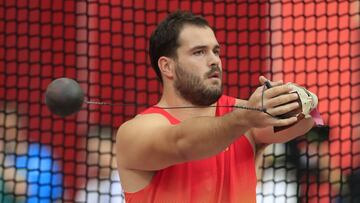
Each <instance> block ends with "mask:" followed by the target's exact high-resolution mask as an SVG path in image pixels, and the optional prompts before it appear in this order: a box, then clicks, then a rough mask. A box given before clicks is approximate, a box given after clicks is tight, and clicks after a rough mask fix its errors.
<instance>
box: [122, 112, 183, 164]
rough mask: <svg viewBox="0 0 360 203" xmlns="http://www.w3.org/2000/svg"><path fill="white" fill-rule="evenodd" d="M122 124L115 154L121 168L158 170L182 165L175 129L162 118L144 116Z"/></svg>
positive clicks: (159, 116) (158, 116)
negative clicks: (173, 130)
mask: <svg viewBox="0 0 360 203" xmlns="http://www.w3.org/2000/svg"><path fill="white" fill-rule="evenodd" d="M142 117H143V118H140V119H138V118H136V119H134V120H133V121H129V122H127V123H125V124H123V125H122V126H121V127H120V128H119V130H118V133H117V138H116V153H117V161H118V164H119V165H121V167H124V168H128V169H137V170H148V171H153V170H159V169H162V168H165V167H168V166H170V165H173V164H175V163H178V162H181V156H180V155H179V152H178V148H177V146H176V138H175V137H174V136H173V135H172V134H173V133H172V128H173V126H172V125H171V124H169V123H168V121H167V120H166V119H165V118H163V117H162V116H161V115H151V116H150V115H149V116H148V115H144V116H142Z"/></svg>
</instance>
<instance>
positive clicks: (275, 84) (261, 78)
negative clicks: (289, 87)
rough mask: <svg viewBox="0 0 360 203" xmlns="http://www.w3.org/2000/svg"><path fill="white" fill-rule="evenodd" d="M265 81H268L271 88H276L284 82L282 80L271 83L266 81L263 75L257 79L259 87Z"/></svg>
mask: <svg viewBox="0 0 360 203" xmlns="http://www.w3.org/2000/svg"><path fill="white" fill-rule="evenodd" d="M266 81H269V82H270V85H271V86H278V85H282V84H284V81H283V80H278V81H271V80H269V79H267V78H266V77H265V76H263V75H262V76H260V77H259V82H260V84H261V85H264V83H265V82H266Z"/></svg>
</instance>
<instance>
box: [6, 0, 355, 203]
mask: <svg viewBox="0 0 360 203" xmlns="http://www.w3.org/2000/svg"><path fill="white" fill-rule="evenodd" d="M177 9H182V10H190V11H192V12H193V13H195V14H201V15H203V16H205V17H206V18H207V19H208V20H209V22H210V23H211V25H213V27H214V29H215V31H216V35H217V37H218V40H219V43H220V44H221V46H222V62H223V67H224V69H225V70H224V90H225V93H227V94H229V95H231V96H236V97H239V98H243V99H245V98H248V96H249V94H250V93H251V91H253V90H254V88H255V87H257V85H258V83H257V82H258V81H257V79H258V76H259V75H261V74H264V75H266V76H268V77H270V78H272V79H273V80H278V79H283V80H284V81H286V82H289V81H293V82H296V83H298V84H300V85H303V86H305V87H307V88H308V89H309V90H311V91H313V92H314V93H316V94H317V95H318V97H319V111H320V113H321V115H322V117H323V119H324V122H325V126H323V127H317V128H315V129H314V130H312V131H311V132H310V133H308V134H307V135H306V136H304V137H302V138H299V139H297V140H294V141H292V142H290V143H287V144H276V145H272V146H270V147H268V149H267V150H266V152H265V154H264V157H263V160H261V165H260V166H259V167H260V169H261V170H260V171H261V174H260V176H259V180H258V188H257V189H258V192H257V199H258V202H351V201H352V202H360V200H359V196H357V195H360V191H359V188H360V187H359V184H360V3H359V1H358V0H349V1H330V0H329V1H285V0H284V1H276V0H271V1H234V0H229V1H205V0H203V1H200V0H195V1H187V0H184V1H180V0H179V1H175V0H174V1H164V0H159V1H146V0H136V1H135V0H123V1H115V0H97V1H93V0H87V1H84V0H63V1H51V0H31V1H29V0H0V101H1V102H0V110H1V112H0V130H1V131H0V202H73V201H75V200H76V201H77V202H91V201H93V202H110V201H113V202H115V201H117V202H119V201H121V199H122V195H121V188H120V186H119V180H118V176H117V173H116V163H115V150H114V147H113V143H114V141H115V138H114V134H115V133H116V129H117V127H118V126H119V125H120V124H121V123H122V122H124V121H126V120H128V119H130V118H132V117H133V116H134V115H135V114H136V113H138V112H140V111H142V110H144V109H145V108H146V107H147V106H150V105H152V104H154V103H155V102H156V101H157V99H158V98H159V95H160V85H159V83H158V82H157V80H156V76H155V73H154V72H153V71H152V69H151V67H150V62H149V59H148V56H147V48H148V39H149V36H150V34H151V32H152V31H153V30H154V28H155V26H156V24H157V23H158V22H159V21H160V20H162V19H163V18H164V17H165V16H166V15H167V13H169V12H171V11H175V10H177ZM59 77H69V78H73V79H75V80H77V81H78V82H79V83H80V85H81V87H82V88H83V89H84V91H85V93H86V95H87V97H88V99H90V100H94V101H104V102H114V103H116V102H123V103H124V102H125V103H135V104H136V105H134V106H126V107H120V106H98V105H90V106H89V105H84V108H83V109H82V110H81V111H80V112H79V113H78V114H76V115H73V116H69V117H67V118H65V119H63V118H60V117H58V116H54V115H52V114H51V113H50V112H49V111H48V109H47V107H46V106H45V104H44V91H45V90H46V87H47V85H48V84H49V83H50V82H51V81H52V80H54V79H56V78H59Z"/></svg>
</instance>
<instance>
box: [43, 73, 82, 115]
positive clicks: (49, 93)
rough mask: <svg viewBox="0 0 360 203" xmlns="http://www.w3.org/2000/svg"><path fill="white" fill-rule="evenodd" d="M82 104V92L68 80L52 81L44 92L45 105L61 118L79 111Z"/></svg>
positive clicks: (77, 85)
mask: <svg viewBox="0 0 360 203" xmlns="http://www.w3.org/2000/svg"><path fill="white" fill-rule="evenodd" d="M83 102H84V92H83V91H82V89H81V88H80V86H79V84H78V83H77V82H76V81H75V80H73V79H70V78H58V79H56V80H54V81H52V82H51V83H50V84H49V85H48V87H47V89H46V92H45V104H46V105H47V107H48V108H49V110H50V111H51V112H52V113H54V114H56V115H59V116H61V117H65V116H68V115H70V114H73V113H76V112H77V111H79V110H80V108H81V106H82V104H83Z"/></svg>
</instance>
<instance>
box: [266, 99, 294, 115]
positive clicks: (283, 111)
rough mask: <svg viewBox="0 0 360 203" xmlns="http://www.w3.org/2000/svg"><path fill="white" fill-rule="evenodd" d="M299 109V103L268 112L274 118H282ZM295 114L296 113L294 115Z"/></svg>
mask: <svg viewBox="0 0 360 203" xmlns="http://www.w3.org/2000/svg"><path fill="white" fill-rule="evenodd" d="M297 108H299V103H298V102H291V103H288V104H285V105H281V106H278V107H275V108H269V109H267V110H266V111H267V112H268V113H269V114H271V115H273V116H280V115H283V114H286V113H289V112H291V111H293V110H296V109H297ZM294 114H295V113H294Z"/></svg>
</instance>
